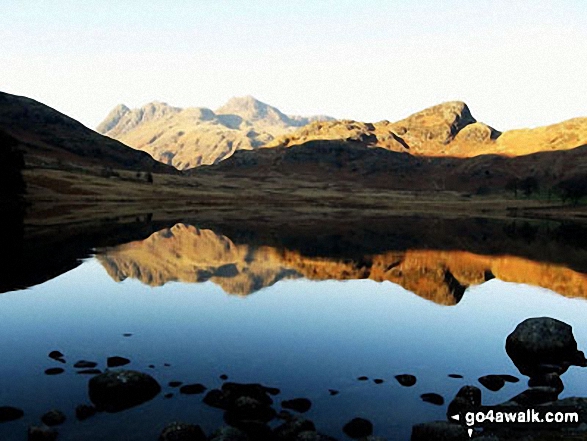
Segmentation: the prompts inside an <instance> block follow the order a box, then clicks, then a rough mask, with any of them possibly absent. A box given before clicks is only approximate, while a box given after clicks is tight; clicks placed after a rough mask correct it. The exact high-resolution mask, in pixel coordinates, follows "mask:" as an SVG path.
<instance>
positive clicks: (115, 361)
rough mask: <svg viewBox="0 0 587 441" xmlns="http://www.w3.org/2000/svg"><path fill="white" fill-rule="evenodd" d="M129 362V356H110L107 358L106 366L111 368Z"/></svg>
mask: <svg viewBox="0 0 587 441" xmlns="http://www.w3.org/2000/svg"><path fill="white" fill-rule="evenodd" d="M129 363H130V360H129V359H128V358H125V357H119V356H114V357H108V359H107V360H106V366H108V367H109V368H113V367H120V366H125V365H127V364H129Z"/></svg>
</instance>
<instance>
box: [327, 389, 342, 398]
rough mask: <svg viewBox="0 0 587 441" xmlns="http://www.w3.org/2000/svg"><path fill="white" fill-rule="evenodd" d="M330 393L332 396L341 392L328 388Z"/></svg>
mask: <svg viewBox="0 0 587 441" xmlns="http://www.w3.org/2000/svg"><path fill="white" fill-rule="evenodd" d="M328 393H329V394H330V395H332V396H334V395H338V394H339V393H340V392H339V391H337V390H336V389H328Z"/></svg>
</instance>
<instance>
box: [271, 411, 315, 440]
mask: <svg viewBox="0 0 587 441" xmlns="http://www.w3.org/2000/svg"><path fill="white" fill-rule="evenodd" d="M315 431H316V426H315V425H314V423H313V422H312V421H310V420H307V419H305V418H301V417H293V418H291V419H290V420H288V421H286V422H284V423H283V424H282V425H280V426H277V427H276V428H275V430H274V431H273V434H274V435H275V438H276V439H278V440H279V441H289V440H295V439H297V436H298V435H299V434H300V433H303V432H315Z"/></svg>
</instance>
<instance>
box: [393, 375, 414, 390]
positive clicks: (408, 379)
mask: <svg viewBox="0 0 587 441" xmlns="http://www.w3.org/2000/svg"><path fill="white" fill-rule="evenodd" d="M395 379H396V380H397V382H398V383H399V384H401V385H402V386H405V387H412V386H413V385H414V384H416V377H414V376H413V375H410V374H401V375H396V376H395Z"/></svg>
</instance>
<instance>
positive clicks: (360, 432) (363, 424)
mask: <svg viewBox="0 0 587 441" xmlns="http://www.w3.org/2000/svg"><path fill="white" fill-rule="evenodd" d="M342 431H343V432H344V433H345V434H346V435H347V436H349V437H351V438H353V439H357V438H363V437H366V436H370V435H372V434H373V424H372V423H371V421H369V420H366V419H364V418H353V419H352V420H350V421H349V422H348V423H346V424H345V425H344V427H343V428H342Z"/></svg>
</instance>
